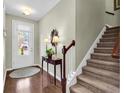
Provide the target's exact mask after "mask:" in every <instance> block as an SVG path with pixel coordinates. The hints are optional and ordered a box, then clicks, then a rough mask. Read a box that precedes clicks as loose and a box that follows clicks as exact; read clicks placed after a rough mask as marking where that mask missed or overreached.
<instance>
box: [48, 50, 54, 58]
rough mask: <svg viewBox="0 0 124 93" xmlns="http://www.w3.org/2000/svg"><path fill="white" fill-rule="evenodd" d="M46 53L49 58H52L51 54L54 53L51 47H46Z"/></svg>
mask: <svg viewBox="0 0 124 93" xmlns="http://www.w3.org/2000/svg"><path fill="white" fill-rule="evenodd" d="M46 54H47V57H48V58H49V59H51V58H52V55H53V54H54V51H53V49H52V48H49V49H47V50H46Z"/></svg>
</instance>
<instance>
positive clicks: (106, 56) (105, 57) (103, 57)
mask: <svg viewBox="0 0 124 93" xmlns="http://www.w3.org/2000/svg"><path fill="white" fill-rule="evenodd" d="M91 59H99V60H104V61H112V62H119V59H116V58H113V57H112V54H106V53H92V54H91Z"/></svg>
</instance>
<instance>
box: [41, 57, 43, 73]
mask: <svg viewBox="0 0 124 93" xmlns="http://www.w3.org/2000/svg"><path fill="white" fill-rule="evenodd" d="M41 69H42V73H43V59H42V68H41Z"/></svg>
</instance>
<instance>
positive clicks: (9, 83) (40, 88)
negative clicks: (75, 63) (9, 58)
mask: <svg viewBox="0 0 124 93" xmlns="http://www.w3.org/2000/svg"><path fill="white" fill-rule="evenodd" d="M11 72H12V71H9V72H7V76H6V82H5V86H4V93H61V84H60V82H59V81H57V85H56V86H55V85H54V83H53V81H54V79H53V77H52V76H50V75H49V74H48V73H47V72H45V71H43V74H42V72H39V73H37V74H35V75H34V76H32V77H27V78H21V79H12V78H10V77H9V74H10V73H11Z"/></svg>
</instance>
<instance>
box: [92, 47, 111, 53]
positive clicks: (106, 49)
mask: <svg viewBox="0 0 124 93" xmlns="http://www.w3.org/2000/svg"><path fill="white" fill-rule="evenodd" d="M112 50H113V48H109V47H98V48H95V49H94V52H95V53H112Z"/></svg>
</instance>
